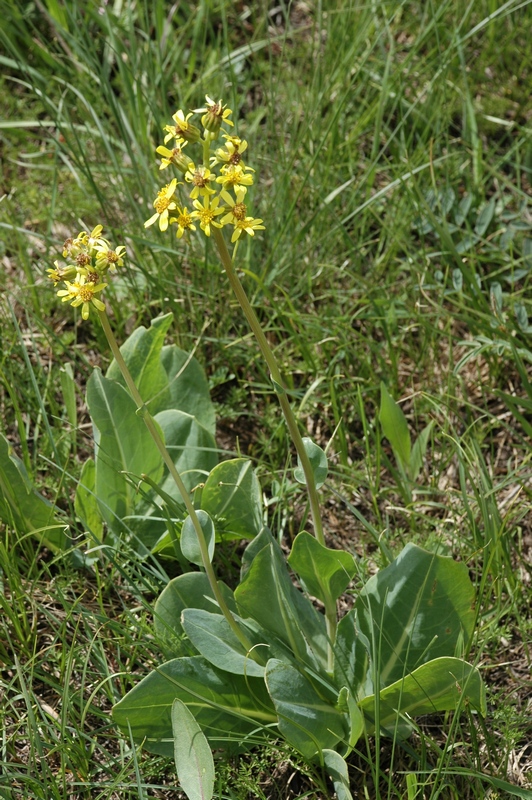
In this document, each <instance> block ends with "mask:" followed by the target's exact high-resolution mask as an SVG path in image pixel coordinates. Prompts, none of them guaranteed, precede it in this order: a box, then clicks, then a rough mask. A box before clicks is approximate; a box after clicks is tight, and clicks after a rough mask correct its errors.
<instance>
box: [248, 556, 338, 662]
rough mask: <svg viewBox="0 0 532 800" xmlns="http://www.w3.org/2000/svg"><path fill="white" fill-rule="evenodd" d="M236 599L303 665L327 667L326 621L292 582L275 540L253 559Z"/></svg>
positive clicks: (250, 615) (249, 615)
mask: <svg viewBox="0 0 532 800" xmlns="http://www.w3.org/2000/svg"><path fill="white" fill-rule="evenodd" d="M235 600H236V603H237V606H238V609H239V612H240V615H241V616H243V617H251V618H252V619H253V620H255V621H256V622H257V623H258V624H259V625H260V626H261V627H262V628H264V629H265V630H266V631H268V632H269V633H270V634H274V635H275V636H278V637H279V639H280V640H281V641H282V642H284V644H285V645H287V646H288V647H289V648H290V650H291V651H292V653H294V655H296V656H297V657H298V658H299V659H300V660H301V661H302V662H303V663H304V664H308V665H309V666H311V667H313V668H314V669H320V668H324V667H326V664H327V655H326V646H327V643H326V632H325V619H324V617H323V616H322V615H321V614H319V613H318V612H317V611H316V609H315V608H314V606H313V605H312V603H311V602H310V601H309V600H308V599H307V598H306V597H304V595H303V594H302V593H301V592H300V591H298V590H297V589H296V587H295V586H294V584H293V583H292V581H291V580H290V576H289V574H288V570H287V567H286V563H285V560H284V557H283V555H282V552H281V550H280V548H279V546H278V545H276V544H275V543H274V542H273V540H272V541H271V542H270V544H269V545H268V546H266V547H263V548H262V549H261V550H260V551H259V552H258V553H257V554H256V555H255V557H254V558H253V561H252V562H251V566H250V567H249V569H248V571H247V573H246V575H245V577H244V579H243V580H242V582H241V583H240V585H239V586H238V587H237V588H236V590H235Z"/></svg>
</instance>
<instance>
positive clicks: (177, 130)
mask: <svg viewBox="0 0 532 800" xmlns="http://www.w3.org/2000/svg"><path fill="white" fill-rule="evenodd" d="M191 116H192V112H191V113H190V114H187V115H186V117H185V115H184V114H183V112H182V111H181V109H179V111H176V113H175V114H173V116H172V119H173V120H174V122H175V125H165V127H164V130H165V131H167V134H166V136H165V137H164V143H165V144H167V143H168V142H169V141H170V139H171V138H172V136H173V137H174V138H175V139H176V140H177V142H178V143H179V140H180V139H184V140H185V141H187V142H197V141H199V138H200V136H201V132H200V130H199V128H196V126H195V125H193V124H192V123H191V122H189V119H190V117H191Z"/></svg>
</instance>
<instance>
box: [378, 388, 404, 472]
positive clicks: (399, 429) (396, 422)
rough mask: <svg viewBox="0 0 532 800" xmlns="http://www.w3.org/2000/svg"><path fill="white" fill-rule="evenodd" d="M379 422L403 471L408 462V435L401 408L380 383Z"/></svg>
mask: <svg viewBox="0 0 532 800" xmlns="http://www.w3.org/2000/svg"><path fill="white" fill-rule="evenodd" d="M379 420H380V423H381V427H382V432H383V433H384V435H385V436H386V438H387V439H388V441H389V442H390V444H391V446H392V449H393V452H394V453H395V457H396V459H397V460H398V462H399V464H400V465H401V466H402V467H403V469H405V470H406V469H407V468H408V464H409V462H410V449H411V442H410V433H409V431H408V425H407V422H406V417H405V415H404V414H403V410H402V408H401V407H400V406H399V405H398V404H397V403H396V402H395V400H394V399H393V397H392V396H391V395H390V393H389V392H388V389H387V388H386V386H385V384H384V383H381V408H380V412H379Z"/></svg>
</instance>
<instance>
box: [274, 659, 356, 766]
mask: <svg viewBox="0 0 532 800" xmlns="http://www.w3.org/2000/svg"><path fill="white" fill-rule="evenodd" d="M265 680H266V685H267V687H268V691H269V693H270V697H271V698H272V700H273V704H274V706H275V710H276V711H277V715H278V717H279V730H280V732H281V733H282V734H283V736H284V738H285V739H286V740H287V741H288V742H290V744H292V745H293V746H294V747H295V748H296V749H297V750H299V752H300V753H302V754H303V755H304V756H305V758H312V757H313V756H314V755H315V754H316V753H319V752H320V750H323V749H325V748H329V749H331V748H333V747H334V746H335V745H336V744H338V742H339V741H347V739H348V737H349V725H348V720H347V718H346V715H345V713H344V712H343V711H340V710H339V709H338V708H337V707H336V706H335V700H336V698H335V697H334V694H333V693H332V691H327V690H326V689H325V688H324V687H323V686H320V690H319V691H318V686H319V684H317V683H316V684H313V683H311V682H310V680H309V679H308V678H307V677H306V676H304V675H303V674H302V673H301V672H300V671H299V670H298V669H296V668H295V667H293V666H291V665H290V664H286V663H285V662H284V661H278V660H277V659H274V658H272V659H270V661H268V663H267V665H266V675H265Z"/></svg>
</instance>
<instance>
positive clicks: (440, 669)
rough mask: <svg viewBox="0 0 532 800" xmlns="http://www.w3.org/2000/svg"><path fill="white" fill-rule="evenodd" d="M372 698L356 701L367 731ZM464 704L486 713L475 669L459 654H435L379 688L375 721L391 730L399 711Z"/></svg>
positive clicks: (416, 713)
mask: <svg viewBox="0 0 532 800" xmlns="http://www.w3.org/2000/svg"><path fill="white" fill-rule="evenodd" d="M375 700H376V698H375V696H374V695H370V696H369V697H366V698H364V700H362V702H361V703H360V708H361V709H362V711H363V712H364V716H365V717H366V721H367V725H368V733H370V734H371V733H372V732H373V729H374V726H375V720H376V708H375ZM467 704H471V705H472V706H473V707H474V708H476V709H477V710H478V711H480V713H481V714H485V713H486V697H485V689H484V684H483V682H482V678H481V676H480V672H479V671H478V669H476V667H472V666H471V664H468V663H467V662H466V661H462V660H461V659H459V658H446V657H444V658H436V659H434V660H432V661H429V662H427V663H426V664H423V665H422V666H421V667H418V668H417V669H416V670H414V671H413V672H412V673H410V674H409V675H406V676H405V677H404V678H402V679H401V680H398V681H396V682H395V683H393V684H391V685H390V686H387V687H386V688H385V689H383V690H382V691H381V692H380V695H379V698H378V719H379V725H380V727H381V728H384V729H388V730H389V731H393V728H394V725H395V723H396V721H397V720H400V718H401V715H405V714H407V715H408V716H409V717H416V716H422V715H424V714H434V713H436V712H438V711H452V710H454V709H456V708H464V706H465V705H467Z"/></svg>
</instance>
